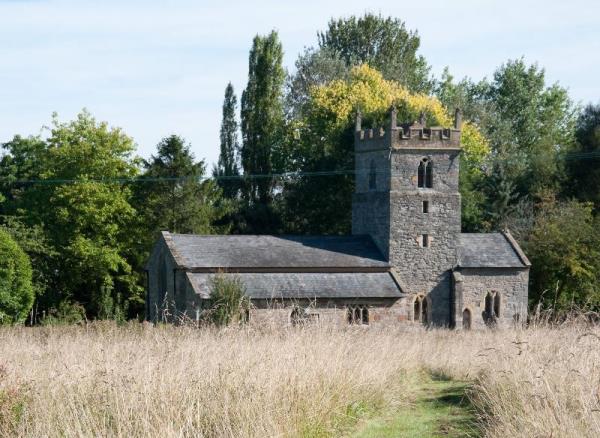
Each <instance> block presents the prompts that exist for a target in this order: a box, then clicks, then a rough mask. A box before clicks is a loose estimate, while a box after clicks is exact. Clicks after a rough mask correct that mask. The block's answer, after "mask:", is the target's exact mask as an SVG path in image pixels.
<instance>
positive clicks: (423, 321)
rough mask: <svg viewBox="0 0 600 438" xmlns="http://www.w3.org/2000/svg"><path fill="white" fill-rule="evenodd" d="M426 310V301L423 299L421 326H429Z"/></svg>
mask: <svg viewBox="0 0 600 438" xmlns="http://www.w3.org/2000/svg"><path fill="white" fill-rule="evenodd" d="M427 310H428V309H427V300H426V299H425V297H423V301H422V302H421V323H422V324H423V325H428V324H429V312H428V311H427Z"/></svg>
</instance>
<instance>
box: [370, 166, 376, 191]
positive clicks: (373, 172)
mask: <svg viewBox="0 0 600 438" xmlns="http://www.w3.org/2000/svg"><path fill="white" fill-rule="evenodd" d="M369 190H377V167H376V166H375V161H373V160H371V169H370V170H369Z"/></svg>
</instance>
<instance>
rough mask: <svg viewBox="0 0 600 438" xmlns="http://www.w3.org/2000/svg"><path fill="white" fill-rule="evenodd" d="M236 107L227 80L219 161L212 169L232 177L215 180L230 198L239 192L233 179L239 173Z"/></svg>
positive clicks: (237, 181)
mask: <svg viewBox="0 0 600 438" xmlns="http://www.w3.org/2000/svg"><path fill="white" fill-rule="evenodd" d="M236 107H237V98H236V97H235V93H234V92H233V85H231V82H229V83H228V84H227V87H226V88H225V98H224V100H223V119H222V121H221V134H220V138H221V145H220V147H221V151H220V153H219V162H218V164H217V166H216V167H215V168H214V170H213V176H215V177H234V178H233V179H227V178H221V179H219V180H217V183H218V184H219V187H221V188H222V189H223V194H224V195H225V196H226V197H227V198H230V199H235V198H236V197H237V195H238V192H239V180H237V179H235V177H237V176H238V175H239V169H238V162H237V152H238V149H239V144H238V138H237V130H238V123H237V120H236V117H235V111H236Z"/></svg>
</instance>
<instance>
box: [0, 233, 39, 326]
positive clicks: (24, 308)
mask: <svg viewBox="0 0 600 438" xmlns="http://www.w3.org/2000/svg"><path fill="white" fill-rule="evenodd" d="M31 277H32V271H31V262H30V261H29V257H28V256H27V254H25V252H24V251H23V250H22V249H21V247H19V245H17V243H16V242H15V241H14V240H13V239H12V237H10V235H9V234H8V233H7V232H6V231H4V230H2V229H0V324H10V323H15V322H22V321H24V320H25V318H26V317H27V313H28V312H29V310H30V309H31V306H32V305H33V299H34V292H33V286H32V283H31Z"/></svg>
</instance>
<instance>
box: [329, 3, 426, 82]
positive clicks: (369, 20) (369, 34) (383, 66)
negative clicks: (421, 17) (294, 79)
mask: <svg viewBox="0 0 600 438" xmlns="http://www.w3.org/2000/svg"><path fill="white" fill-rule="evenodd" d="M318 38H319V48H321V49H329V50H331V51H333V52H335V53H337V54H339V56H340V57H341V58H342V59H343V60H344V61H345V62H346V65H348V66H354V65H359V64H363V63H366V64H368V65H369V66H371V67H372V68H374V69H376V70H378V71H380V72H381V73H382V74H383V77H384V78H385V79H388V80H394V81H396V82H398V83H400V84H401V85H403V86H405V87H407V88H408V89H409V90H411V91H412V92H429V91H430V90H431V86H432V81H431V79H430V78H429V70H430V68H429V66H428V65H427V62H426V61H425V58H423V57H422V56H420V55H417V50H418V49H419V45H420V43H421V41H420V38H419V36H418V34H417V32H414V31H408V30H407V29H406V26H405V24H404V22H403V21H402V20H400V19H398V18H392V17H387V18H384V17H383V16H381V15H374V14H370V13H368V14H365V15H364V16H362V17H359V18H357V17H355V16H351V17H350V18H340V19H338V20H331V21H329V25H328V28H327V30H325V31H324V32H319V33H318Z"/></svg>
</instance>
